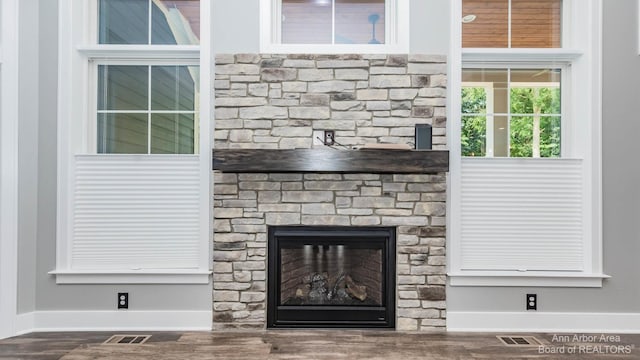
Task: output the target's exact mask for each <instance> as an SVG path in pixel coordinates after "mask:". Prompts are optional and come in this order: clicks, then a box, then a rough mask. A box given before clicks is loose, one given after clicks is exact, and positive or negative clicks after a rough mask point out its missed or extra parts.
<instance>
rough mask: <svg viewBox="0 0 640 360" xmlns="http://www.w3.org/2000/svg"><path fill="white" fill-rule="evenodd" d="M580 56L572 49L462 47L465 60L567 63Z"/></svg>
mask: <svg viewBox="0 0 640 360" xmlns="http://www.w3.org/2000/svg"><path fill="white" fill-rule="evenodd" d="M581 56H582V52H581V51H578V50H574V49H485V48H464V49H462V61H465V62H501V61H502V62H536V61H549V60H553V61H556V62H565V63H569V62H571V61H574V60H576V59H578V58H579V57H581Z"/></svg>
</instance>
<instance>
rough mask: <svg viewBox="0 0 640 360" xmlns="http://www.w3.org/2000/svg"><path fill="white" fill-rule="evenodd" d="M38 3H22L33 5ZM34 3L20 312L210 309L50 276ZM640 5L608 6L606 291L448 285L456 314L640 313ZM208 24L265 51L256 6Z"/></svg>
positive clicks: (52, 78)
mask: <svg viewBox="0 0 640 360" xmlns="http://www.w3.org/2000/svg"><path fill="white" fill-rule="evenodd" d="M34 1H36V0H32V1H24V2H23V1H21V4H24V5H22V6H25V7H29V6H33V5H32V3H33V2H34ZM38 3H39V6H40V9H39V23H38V22H36V21H34V19H36V17H33V19H31V20H30V21H29V20H28V17H27V21H26V22H25V25H24V26H23V28H24V27H27V28H26V29H25V31H27V32H29V31H31V32H35V33H38V32H39V34H40V41H39V43H38V45H37V46H39V49H37V48H36V49H34V48H32V47H31V45H30V44H33V43H35V42H33V41H25V42H23V44H24V51H25V54H35V55H36V56H35V57H34V58H33V59H31V61H32V62H33V63H32V64H31V65H33V66H32V67H31V66H30V67H27V64H29V62H27V63H22V64H21V65H22V69H23V71H24V73H23V74H21V75H24V77H23V78H22V81H25V85H24V86H22V85H21V96H22V95H24V96H23V98H24V101H25V102H24V103H21V110H23V109H24V111H25V112H24V113H23V114H25V117H24V118H21V127H20V131H21V135H20V144H21V148H20V150H21V158H20V174H19V175H20V179H21V185H20V196H21V200H20V201H21V203H20V220H21V222H20V249H19V256H20V259H19V260H20V269H19V277H20V288H19V312H21V313H22V312H28V311H32V310H33V309H34V308H35V309H38V310H83V309H95V310H98V309H100V310H104V309H114V308H115V300H114V299H115V293H116V292H117V291H129V292H130V293H131V308H132V309H149V310H159V309H162V310H179V309H189V310H209V309H210V308H211V303H210V298H211V290H210V286H209V285H204V286H186V285H185V286H178V285H172V286H160V285H144V286H131V285H127V286H111V285H92V286H85V285H56V284H55V279H54V278H53V277H52V276H50V275H48V274H47V272H48V271H50V270H52V269H54V267H55V230H56V229H55V226H56V215H55V208H56V184H55V179H56V165H55V164H56V155H55V153H56V139H55V133H56V120H57V119H56V115H55V114H56V112H57V105H56V104H57V99H56V89H57V61H56V59H57V48H56V46H57V35H56V33H57V25H58V24H57V1H55V0H40V1H38ZM636 4H637V2H636V1H635V0H617V1H604V27H605V31H604V117H603V123H604V126H603V127H604V129H603V141H604V144H603V145H604V154H603V164H604V243H605V254H604V261H605V272H606V273H607V274H609V275H611V276H612V278H611V279H610V280H607V281H606V282H605V285H604V287H603V288H602V289H554V288H486V287H483V288H473V287H449V289H448V291H449V292H448V307H449V310H450V311H520V310H522V309H523V300H522V299H523V297H524V294H525V293H527V292H529V291H532V292H537V293H538V294H539V308H540V311H590V312H639V311H640V283H639V282H638V281H637V274H639V273H640V261H638V260H637V259H638V258H639V257H640V245H639V243H640V242H639V241H638V238H640V221H638V219H639V218H640V187H638V186H637V184H638V183H639V181H640V168H639V167H638V166H634V164H637V159H636V158H635V156H636V155H635V154H636V151H635V150H636V149H635V146H636V144H637V140H636V137H637V136H636V134H638V133H640V122H638V121H636V119H637V113H636V112H635V111H634V110H633V108H632V106H631V104H635V103H637V101H638V94H640V56H638V53H637V52H638V39H637V36H638V35H637V34H638V23H637V21H638V20H637V15H636V14H637V13H638V11H637V8H636V6H637V5H636ZM411 5H412V14H411V27H412V36H411V52H413V53H440V54H446V53H448V39H449V34H448V29H449V24H448V18H449V17H448V9H449V6H448V1H446V0H412V2H411ZM212 19H213V24H214V32H213V36H212V38H213V41H214V43H215V48H214V49H215V51H216V52H218V53H236V52H246V53H250V52H258V51H259V36H258V35H259V8H258V1H257V0H236V1H229V0H214V1H213V6H212ZM28 24H30V25H31V26H30V27H29V26H28ZM38 26H39V28H38ZM443 29H444V30H443ZM38 50H39V54H38ZM25 59H29V57H26V58H25ZM35 69H37V70H35ZM38 74H39V76H38ZM34 76H35V77H36V78H34ZM26 84H30V85H29V86H26ZM34 89H39V90H38V91H35V90H34ZM34 102H35V103H39V105H40V106H39V112H38V110H34V109H38V107H36V106H34ZM34 112H35V113H34ZM35 119H38V123H37V124H35V123H34V121H35ZM23 121H24V122H25V123H24V124H23V123H22V122H23ZM36 125H37V126H36ZM36 138H37V139H38V142H37V144H36V142H35V141H34V139H36ZM35 166H37V168H34V167H35ZM36 179H37V180H36ZM23 180H24V183H22V181H23ZM35 196H37V204H36V203H35V200H34V197H35ZM36 224H37V227H36V226H35V225H36ZM35 229H37V232H35V231H36V230H35ZM36 236H37V243H36V242H35V241H34V238H35V237H36ZM34 253H35V254H37V256H36V257H35V258H34V256H33V254H34ZM34 260H36V261H35V262H34ZM36 264H37V265H36ZM34 281H35V286H34ZM36 289H37V291H36ZM34 296H35V302H34Z"/></svg>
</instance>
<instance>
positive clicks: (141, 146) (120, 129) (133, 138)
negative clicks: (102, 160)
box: [97, 113, 148, 154]
mask: <svg viewBox="0 0 640 360" xmlns="http://www.w3.org/2000/svg"><path fill="white" fill-rule="evenodd" d="M147 128H148V126H147V114H121V113H119V114H98V129H97V130H98V151H97V152H98V153H99V154H146V153H147Z"/></svg>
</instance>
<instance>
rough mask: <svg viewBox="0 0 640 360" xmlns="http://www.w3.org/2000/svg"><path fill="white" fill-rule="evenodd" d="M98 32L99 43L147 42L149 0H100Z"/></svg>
mask: <svg viewBox="0 0 640 360" xmlns="http://www.w3.org/2000/svg"><path fill="white" fill-rule="evenodd" d="M83 1H84V0H83ZM98 33H99V39H98V42H99V43H100V44H148V43H149V0H100V5H99V26H98Z"/></svg>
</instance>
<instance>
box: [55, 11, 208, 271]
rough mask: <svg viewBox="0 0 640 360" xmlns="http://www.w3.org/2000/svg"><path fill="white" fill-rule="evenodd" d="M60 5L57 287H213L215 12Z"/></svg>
mask: <svg viewBox="0 0 640 360" xmlns="http://www.w3.org/2000/svg"><path fill="white" fill-rule="evenodd" d="M59 4H60V5H59V6H60V14H61V15H60V16H61V18H60V31H59V34H60V36H59V38H60V48H59V54H60V60H59V64H60V71H61V73H60V76H61V78H65V79H66V81H61V82H60V91H59V104H58V108H59V111H60V114H59V117H58V119H59V120H58V121H59V131H58V144H60V149H61V150H60V151H59V152H58V174H59V181H58V199H59V201H58V224H57V229H58V234H57V248H58V251H57V259H56V269H55V270H54V271H52V272H51V273H52V274H55V275H56V281H57V282H58V283H160V284H166V283H191V284H206V283H208V282H209V274H210V272H209V267H210V266H209V262H210V259H211V256H210V254H209V240H210V238H209V219H210V216H209V214H210V211H211V205H210V197H208V196H202V194H208V193H209V191H210V181H211V179H210V177H211V170H210V169H211V147H210V146H211V145H210V137H209V136H208V134H209V130H210V124H209V122H208V116H209V112H210V103H209V102H210V96H209V94H210V89H211V88H212V87H213V86H212V80H211V76H210V74H211V67H212V66H211V58H212V56H211V44H210V40H209V39H210V37H209V33H210V25H209V17H208V16H206V14H210V11H211V7H210V2H209V1H197V0H170V1H169V0H91V1H75V0H60V1H59ZM87 15H90V16H87ZM201 40H202V44H200V43H201Z"/></svg>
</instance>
